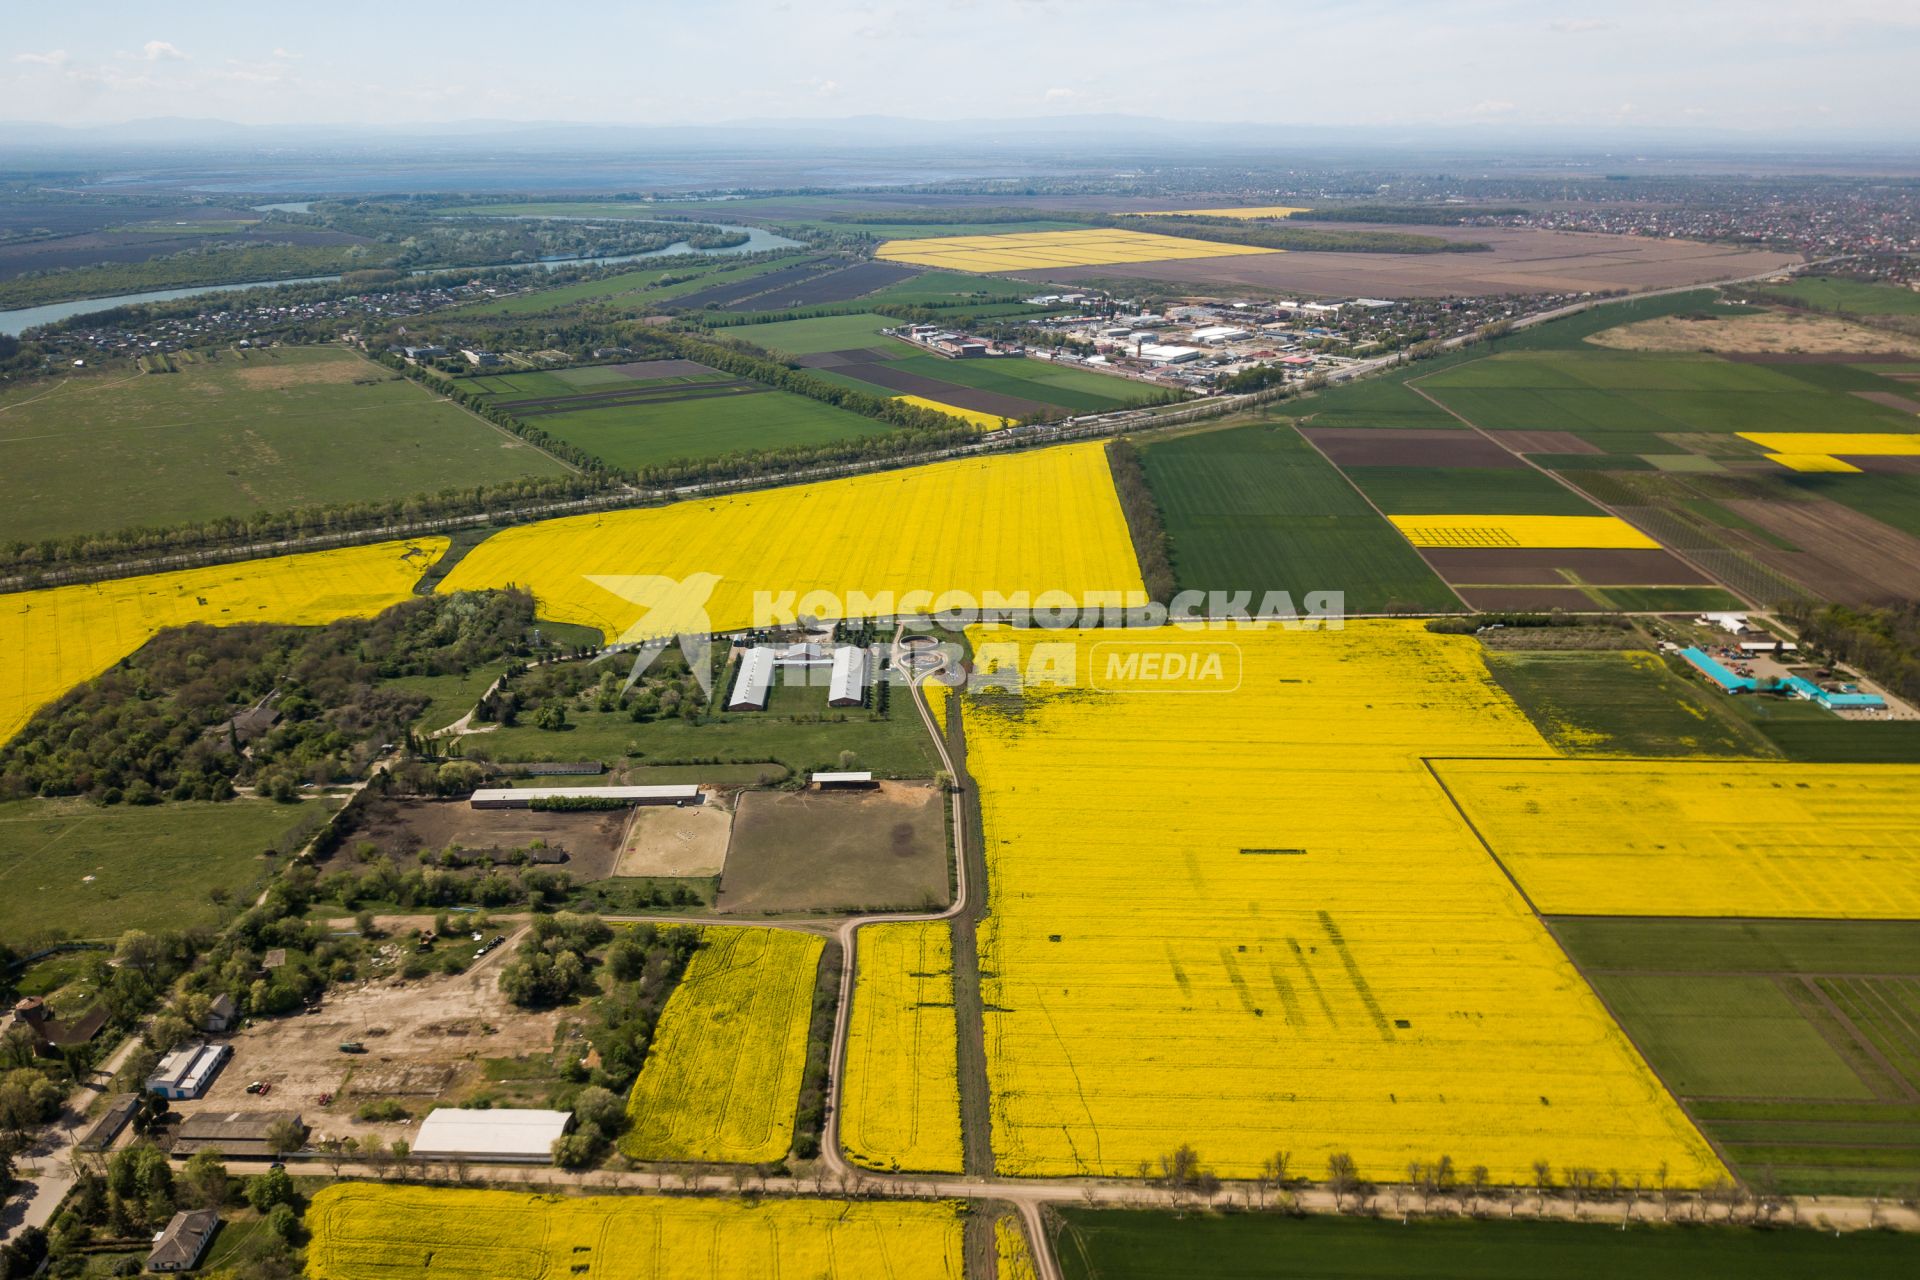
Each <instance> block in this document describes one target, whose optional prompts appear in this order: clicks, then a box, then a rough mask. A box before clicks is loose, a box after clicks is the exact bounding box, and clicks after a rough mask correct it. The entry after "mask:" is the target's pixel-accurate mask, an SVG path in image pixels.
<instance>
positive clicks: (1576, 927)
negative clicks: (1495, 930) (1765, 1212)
mask: <svg viewBox="0 0 1920 1280" xmlns="http://www.w3.org/2000/svg"><path fill="white" fill-rule="evenodd" d="M1552 927H1553V931H1554V934H1555V936H1556V937H1558V938H1559V940H1560V942H1561V945H1562V946H1564V947H1565V948H1566V950H1567V953H1568V954H1569V955H1570V956H1572V957H1573V959H1574V961H1575V963H1577V964H1579V965H1580V967H1581V970H1582V972H1583V973H1584V974H1586V976H1587V978H1588V980H1589V981H1590V982H1592V983H1593V986H1594V989H1595V991H1597V992H1598V993H1599V995H1600V997H1601V998H1602V999H1603V1000H1605V1001H1606V1003H1607V1005H1608V1007H1609V1008H1610V1009H1611V1010H1612V1011H1613V1013H1614V1015H1615V1016H1616V1017H1617V1018H1618V1019H1619V1020H1620V1025H1621V1027H1622V1028H1623V1029H1624V1030H1625V1031H1626V1032H1627V1034H1628V1035H1629V1036H1630V1037H1632V1039H1633V1041H1634V1043H1635V1044H1636V1045H1638V1046H1639V1047H1640V1050H1641V1051H1642V1052H1643V1053H1644V1054H1646V1056H1647V1060H1648V1062H1649V1064H1650V1065H1651V1066H1652V1067H1653V1068H1654V1070H1655V1071H1657V1072H1659V1074H1660V1077H1661V1079H1662V1080H1664V1081H1665V1082H1666V1083H1667V1085H1668V1086H1669V1087H1670V1088H1672V1089H1673V1091H1674V1092H1675V1094H1676V1095H1678V1096H1679V1098H1680V1099H1681V1100H1682V1102H1683V1103H1685V1104H1686V1105H1687V1106H1688V1108H1689V1109H1690V1110H1692V1111H1693V1112H1694V1115H1695V1118H1696V1119H1697V1120H1699V1121H1700V1123H1701V1124H1702V1125H1703V1127H1704V1128H1705V1131H1706V1133H1707V1135H1708V1136H1709V1137H1710V1138H1712V1139H1713V1140H1714V1141H1715V1142H1716V1143H1717V1144H1719V1146H1720V1148H1721V1149H1722V1151H1724V1152H1725V1153H1726V1155H1727V1157H1728V1158H1729V1159H1730V1160H1731V1161H1732V1163H1733V1165H1734V1167H1735V1170H1736V1171H1737V1172H1738V1173H1739V1174H1740V1175H1741V1176H1742V1177H1743V1178H1744V1179H1746V1180H1747V1181H1748V1182H1749V1183H1750V1184H1752V1185H1756V1186H1767V1185H1776V1186H1778V1187H1779V1188H1780V1189H1782V1190H1786V1191H1790V1192H1798V1193H1809V1194H1811V1193H1818V1192H1823V1191H1829V1192H1844V1193H1849V1194H1856V1195H1865V1194H1883V1193H1886V1192H1888V1191H1904V1190H1906V1189H1908V1188H1911V1187H1912V1186H1914V1185H1915V1184H1916V1183H1920V1128H1917V1127H1916V1121H1920V1108H1917V1107H1916V1106H1915V1105H1914V1102H1913V1099H1914V1088H1915V1086H1916V1085H1920V1033H1917V1032H1916V1030H1915V1028H1916V1027H1920V930H1916V929H1915V928H1914V927H1913V926H1912V925H1911V924H1909V923H1905V922H1889V921H1788V920H1763V921H1730V920H1621V919H1611V920H1608V919H1587V920H1573V919H1557V920H1554V921H1553V922H1552Z"/></svg>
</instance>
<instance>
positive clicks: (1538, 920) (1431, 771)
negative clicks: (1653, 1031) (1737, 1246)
mask: <svg viewBox="0 0 1920 1280" xmlns="http://www.w3.org/2000/svg"><path fill="white" fill-rule="evenodd" d="M1445 758H1446V757H1431V756H1421V757H1420V764H1421V767H1422V768H1424V769H1425V770H1426V771H1427V774H1428V775H1429V776H1430V777H1431V778H1432V779H1433V780H1434V783H1435V784H1436V785H1437V786H1438V787H1439V788H1440V791H1441V794H1443V795H1445V796H1446V797H1447V802H1448V803H1449V804H1451V805H1452V806H1453V810H1454V812H1455V813H1457V814H1459V815H1460V821H1462V822H1464V823H1465V824H1466V826H1467V830H1469V831H1471V832H1473V838H1474V839H1475V840H1477V841H1479V842H1480V847H1481V848H1482V849H1485V850H1486V851H1487V856H1488V857H1490V858H1492V859H1493V864H1494V865H1495V866H1496V867H1499V868H1500V873H1501V874H1502V875H1504V876H1506V878H1507V883H1509V884H1511V885H1512V886H1513V888H1514V892H1515V893H1518V894H1519V895H1520V900H1521V901H1522V902H1524V903H1526V904H1527V910H1528V911H1529V912H1530V913H1532V915H1533V922H1534V924H1535V925H1537V926H1538V927H1539V929H1540V931H1541V932H1543V933H1545V934H1546V935H1547V937H1548V938H1549V939H1551V940H1552V942H1553V945H1554V946H1555V947H1557V948H1559V950H1560V954H1561V955H1562V956H1563V957H1565V959H1566V962H1567V966H1568V967H1569V968H1571V969H1572V970H1573V971H1574V973H1575V974H1577V975H1579V978H1580V981H1581V982H1582V983H1584V984H1585V986H1586V988H1587V994H1589V995H1591V996H1592V997H1593V999H1594V1002H1595V1003H1597V1004H1598V1005H1599V1006H1600V1008H1601V1010H1602V1011H1603V1012H1605V1013H1606V1015H1607V1018H1608V1020H1609V1021H1611V1022H1612V1023H1613V1029H1614V1030H1615V1031H1618V1032H1619V1033H1620V1038H1621V1039H1622V1040H1625V1041H1626V1042H1627V1044H1628V1045H1629V1046H1630V1047H1631V1048H1632V1049H1633V1052H1634V1053H1635V1055H1637V1056H1638V1057H1639V1059H1640V1065H1641V1066H1643V1067H1645V1068H1646V1069H1647V1074H1648V1075H1650V1076H1652V1077H1653V1078H1654V1080H1655V1081H1657V1082H1658V1083H1659V1085H1660V1087H1661V1088H1662V1089H1664V1090H1665V1091H1666V1094H1667V1098H1668V1099H1669V1100H1670V1101H1671V1102H1672V1103H1673V1105H1674V1106H1675V1107H1676V1108H1678V1110H1679V1112H1680V1114H1681V1115H1682V1116H1684V1117H1686V1121H1687V1123H1688V1124H1689V1125H1692V1126H1693V1131H1694V1133H1695V1134H1697V1135H1699V1138H1700V1140H1701V1141H1702V1142H1704V1143H1706V1144H1707V1146H1708V1148H1709V1149H1711V1150H1712V1152H1713V1156H1714V1159H1716V1160H1718V1161H1719V1162H1720V1166H1721V1167H1722V1168H1723V1169H1725V1170H1726V1172H1727V1176H1728V1177H1730V1178H1732V1179H1733V1180H1734V1181H1735V1182H1740V1181H1741V1178H1740V1174H1739V1172H1738V1170H1736V1169H1735V1168H1734V1165H1733V1161H1732V1160H1730V1159H1728V1158H1727V1152H1726V1149H1725V1148H1724V1147H1722V1146H1721V1145H1720V1143H1719V1141H1718V1140H1717V1139H1715V1138H1714V1136H1713V1135H1712V1134H1710V1133H1708V1132H1707V1129H1706V1126H1705V1125H1703V1124H1701V1123H1700V1118H1699V1117H1698V1116H1696V1115H1694V1114H1693V1112H1692V1110H1691V1109H1690V1108H1689V1107H1688V1106H1687V1103H1686V1099H1684V1098H1682V1097H1681V1096H1680V1092H1679V1090H1677V1089H1675V1088H1674V1087H1673V1082H1672V1081H1670V1080H1668V1079H1667V1078H1666V1076H1664V1075H1662V1074H1661V1072H1660V1068H1658V1067H1656V1066H1654V1065H1653V1059H1652V1058H1651V1057H1649V1056H1648V1054H1647V1051H1646V1049H1645V1047H1643V1046H1642V1045H1641V1044H1640V1042H1639V1041H1638V1040H1635V1039H1634V1038H1633V1033H1632V1032H1630V1031H1628V1030H1627V1024H1626V1023H1625V1022H1624V1021H1622V1020H1621V1017H1620V1014H1619V1012H1618V1011H1617V1010H1616V1009H1614V1007H1613V1005H1612V1004H1611V1003H1609V1002H1608V1000H1607V998H1606V996H1605V995H1603V994H1601V991H1600V988H1599V987H1598V986H1597V985H1595V983H1594V981H1593V978H1592V977H1591V976H1589V975H1588V973H1587V971H1586V970H1585V969H1583V968H1581V967H1580V962H1579V961H1578V960H1577V959H1575V958H1574V955H1573V952H1571V951H1569V950H1568V949H1567V945H1566V944H1565V943H1564V942H1562V941H1560V935H1559V934H1557V933H1555V932H1554V931H1553V926H1552V925H1550V924H1548V923H1547V917H1546V916H1544V915H1543V914H1541V911H1540V908H1539V907H1537V906H1536V905H1534V901H1533V899H1532V897H1530V896H1529V895H1528V893H1527V891H1526V889H1525V888H1523V887H1522V886H1521V884H1520V881H1519V880H1518V879H1517V878H1516V877H1515V876H1514V874H1513V871H1512V870H1511V869H1510V868H1509V867H1508V866H1507V864H1506V863H1505V862H1504V861H1502V860H1501V858H1500V855H1499V854H1498V853H1497V852H1495V851H1494V848H1493V845H1492V844H1490V843H1488V841H1487V837H1486V836H1485V835H1484V834H1482V833H1481V830H1480V828H1479V827H1478V826H1476V825H1474V821H1473V819H1472V818H1469V817H1468V816H1467V811H1466V809H1465V808H1463V807H1462V806H1461V804H1460V801H1459V798H1458V797H1456V796H1455V795H1454V794H1453V790H1452V788H1450V787H1448V786H1447V784H1446V780H1445V779H1443V778H1442V777H1441V776H1440V771H1439V770H1438V769H1435V768H1434V767H1433V766H1434V763H1435V761H1436V760H1437V759H1445ZM1456 758H1465V759H1474V758H1478V759H1502V758H1508V759H1532V758H1539V757H1525V756H1522V757H1498V756H1485V757H1456ZM1544 758H1547V759H1552V758H1554V757H1544Z"/></svg>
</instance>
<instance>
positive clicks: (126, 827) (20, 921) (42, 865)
mask: <svg viewBox="0 0 1920 1280" xmlns="http://www.w3.org/2000/svg"><path fill="white" fill-rule="evenodd" d="M324 803H326V802H323V801H319V800H309V801H305V802H303V803H301V804H298V805H283V804H274V803H272V802H270V801H265V800H231V801H228V802H226V803H224V804H210V803H195V802H181V803H171V804H157V805H147V806H144V807H132V806H127V805H114V806H110V807H101V806H99V805H95V804H91V803H89V802H87V801H85V800H15V801H10V802H8V803H5V804H0V938H6V939H8V940H9V941H13V942H18V941H20V940H22V939H26V938H31V937H35V936H37V935H39V934H41V933H43V932H44V931H45V930H47V929H49V928H51V927H54V926H58V927H59V928H61V929H63V930H65V931H66V932H67V933H68V934H70V935H71V936H72V937H74V938H114V937H117V936H118V935H119V934H121V933H122V932H124V931H125V930H128V929H148V930H155V929H179V928H184V927H186V926H188V925H192V924H201V923H207V922H211V921H212V920H214V919H215V918H216V916H217V914H218V912H217V910H216V908H215V907H214V905H213V903H212V901H211V900H210V899H209V897H208V894H209V893H210V892H211V891H212V890H214V889H225V890H228V891H229V892H230V893H231V894H232V897H233V899H234V900H235V901H241V902H244V901H246V900H247V898H248V897H249V896H250V894H251V892H253V891H254V890H256V889H257V888H258V883H259V881H260V880H261V878H262V877H263V876H265V875H266V874H267V873H268V872H269V870H270V869H271V867H272V865H273V863H274V862H275V861H276V859H273V858H265V857H262V852H263V851H264V850H265V849H267V848H268V847H269V846H272V845H274V844H276V842H280V841H282V840H283V839H284V838H286V837H288V835H289V833H291V832H295V831H299V830H304V829H305V828H306V827H307V825H308V824H309V823H313V822H316V821H317V820H318V819H319V818H320V817H322V816H324V812H325V810H324V809H323V808H322V805H323V804H324ZM286 851H287V850H284V849H283V850H282V852H286Z"/></svg>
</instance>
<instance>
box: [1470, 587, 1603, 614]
mask: <svg viewBox="0 0 1920 1280" xmlns="http://www.w3.org/2000/svg"><path fill="white" fill-rule="evenodd" d="M1460 596H1461V598H1462V599H1464V600H1465V601H1466V602H1467V604H1468V605H1470V606H1471V607H1473V608H1475V609H1479V610H1482V611H1486V610H1498V609H1566V610H1568V611H1581V610H1594V609H1598V608H1599V606H1598V605H1596V604H1594V602H1593V601H1592V600H1591V599H1589V598H1588V596H1587V594H1586V592H1584V591H1582V590H1580V589H1579V588H1578V587H1468V588H1466V589H1465V590H1463V591H1461V593H1460Z"/></svg>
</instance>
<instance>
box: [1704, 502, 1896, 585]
mask: <svg viewBox="0 0 1920 1280" xmlns="http://www.w3.org/2000/svg"><path fill="white" fill-rule="evenodd" d="M1727 506H1728V508H1729V509H1731V510H1732V511H1734V512H1736V513H1737V514H1739V515H1741V516H1743V517H1745V518H1746V519H1748V520H1751V521H1753V522H1754V523H1755V524H1757V525H1759V526H1760V527H1761V528H1763V529H1766V530H1767V531H1768V532H1770V533H1774V534H1778V535H1779V536H1780V537H1782V538H1785V539H1786V540H1787V541H1788V542H1791V543H1792V544H1793V545H1794V546H1796V547H1799V548H1800V550H1798V551H1782V550H1779V549H1778V548H1775V547H1772V546H1760V545H1756V546H1754V547H1753V548H1752V551H1753V554H1754V555H1755V556H1756V557H1758V558H1759V559H1760V560H1761V561H1762V562H1763V563H1765V564H1766V565H1768V566H1769V567H1771V568H1773V569H1776V570H1778V571H1779V572H1781V573H1784V574H1786V575H1787V576H1788V577H1790V578H1793V579H1794V580H1795V581H1797V582H1800V583H1803V584H1805V585H1806V587H1807V588H1808V589H1809V590H1811V591H1813V592H1814V593H1816V594H1817V595H1820V596H1824V597H1825V598H1827V599H1829V600H1846V601H1867V602H1877V601H1890V600H1899V599H1907V600H1911V599H1913V598H1915V597H1916V596H1920V538H1914V537H1912V536H1910V535H1908V534H1905V533H1902V532H1900V531H1899V530H1898V529H1894V528H1891V527H1889V526H1887V525H1884V524H1881V523H1880V522H1879V521H1878V520H1875V519H1873V518H1872V517H1870V516H1865V515H1862V514H1860V513H1859V512H1857V511H1855V510H1854V509H1853V508H1851V507H1845V506H1842V505H1840V504H1839V503H1837V502H1828V501H1825V500H1819V501H1814V502H1769V501H1766V500H1764V499H1752V498H1736V499H1729V500H1728V502H1727Z"/></svg>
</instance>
